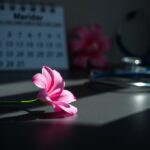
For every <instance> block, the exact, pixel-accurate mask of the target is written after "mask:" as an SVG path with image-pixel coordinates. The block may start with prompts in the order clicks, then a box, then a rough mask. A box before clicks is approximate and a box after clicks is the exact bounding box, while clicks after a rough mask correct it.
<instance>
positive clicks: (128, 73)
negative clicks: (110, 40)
mask: <svg viewBox="0 0 150 150" xmlns="http://www.w3.org/2000/svg"><path fill="white" fill-rule="evenodd" d="M139 14H140V15H142V18H144V19H145V22H146V24H147V26H148V32H149V33H150V28H149V27H150V26H149V22H148V20H147V18H146V15H145V13H144V12H143V11H140V10H137V11H132V12H129V13H128V14H127V15H126V16H125V17H124V18H122V20H121V21H120V23H119V24H118V25H117V28H116V30H115V36H114V39H115V42H116V43H117V45H118V47H119V49H120V50H121V51H122V53H123V54H124V56H125V57H123V58H122V61H123V62H124V63H126V64H127V65H128V66H130V67H129V68H128V70H123V69H122V70H117V71H113V72H102V71H99V70H94V71H91V73H90V79H91V80H92V81H102V80H101V79H104V78H105V80H107V77H112V78H116V77H121V78H132V79H133V80H134V81H135V82H133V83H132V82H130V83H129V84H131V85H135V86H140V87H147V86H148V87H150V83H148V82H147V81H146V82H145V81H144V82H143V81H141V82H140V80H139V79H141V78H142V79H143V78H147V79H148V78H150V69H149V68H150V46H149V47H148V48H147V49H145V50H143V51H142V52H143V53H142V54H140V55H139V54H136V53H135V52H132V50H131V49H130V48H127V46H126V44H125V42H124V39H123V36H124V35H123V32H122V29H123V28H124V25H125V24H128V23H131V21H133V20H134V19H135V18H136V17H137V15H139ZM141 38H142V37H141ZM136 80H137V81H138V82H136ZM103 81H104V80H103Z"/></svg>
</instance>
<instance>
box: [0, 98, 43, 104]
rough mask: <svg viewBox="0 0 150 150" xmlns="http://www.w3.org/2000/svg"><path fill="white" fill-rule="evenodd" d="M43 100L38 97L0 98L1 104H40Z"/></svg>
mask: <svg viewBox="0 0 150 150" xmlns="http://www.w3.org/2000/svg"><path fill="white" fill-rule="evenodd" d="M40 103H41V101H39V100H38V99H31V100H17V101H13V100H0V104H40Z"/></svg>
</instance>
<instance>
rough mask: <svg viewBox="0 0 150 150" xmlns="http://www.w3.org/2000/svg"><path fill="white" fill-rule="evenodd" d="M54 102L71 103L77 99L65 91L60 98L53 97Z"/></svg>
mask: <svg viewBox="0 0 150 150" xmlns="http://www.w3.org/2000/svg"><path fill="white" fill-rule="evenodd" d="M52 100H54V101H57V102H64V103H71V102H74V101H76V98H75V96H74V95H73V94H72V93H71V92H70V91H68V90H63V91H62V93H61V95H60V96H57V97H53V98H52Z"/></svg>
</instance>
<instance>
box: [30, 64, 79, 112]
mask: <svg viewBox="0 0 150 150" xmlns="http://www.w3.org/2000/svg"><path fill="white" fill-rule="evenodd" d="M32 82H33V83H34V84H35V85H36V86H37V87H39V88H41V91H40V92H39V93H38V95H37V97H38V99H40V100H42V101H43V102H46V103H47V104H48V105H51V106H52V107H53V108H54V110H55V111H56V112H58V111H62V110H63V111H65V112H67V113H69V114H75V113H77V108H76V107H74V106H72V105H70V104H69V103H71V102H74V101H76V98H75V97H74V96H73V94H72V93H71V92H70V91H68V90H64V87H65V82H64V80H63V78H62V77H61V75H60V73H59V72H57V71H56V70H52V69H51V68H49V67H47V66H43V68H42V73H37V74H35V75H34V76H33V78H32Z"/></svg>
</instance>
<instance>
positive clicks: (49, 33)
mask: <svg viewBox="0 0 150 150" xmlns="http://www.w3.org/2000/svg"><path fill="white" fill-rule="evenodd" d="M51 9H52V8H51V7H50V6H46V7H45V10H44V11H42V10H41V6H40V5H36V7H35V10H34V11H33V10H31V6H30V5H25V9H24V10H21V6H20V5H19V4H16V5H15V8H14V10H11V8H10V5H9V4H4V8H0V70H28V69H29V70H30V69H39V68H41V67H42V66H43V65H48V66H50V67H52V68H58V69H65V70H66V69H68V61H67V50H66V39H65V24H64V15H63V8H62V7H60V6H56V7H55V8H54V10H53V11H51Z"/></svg>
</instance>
